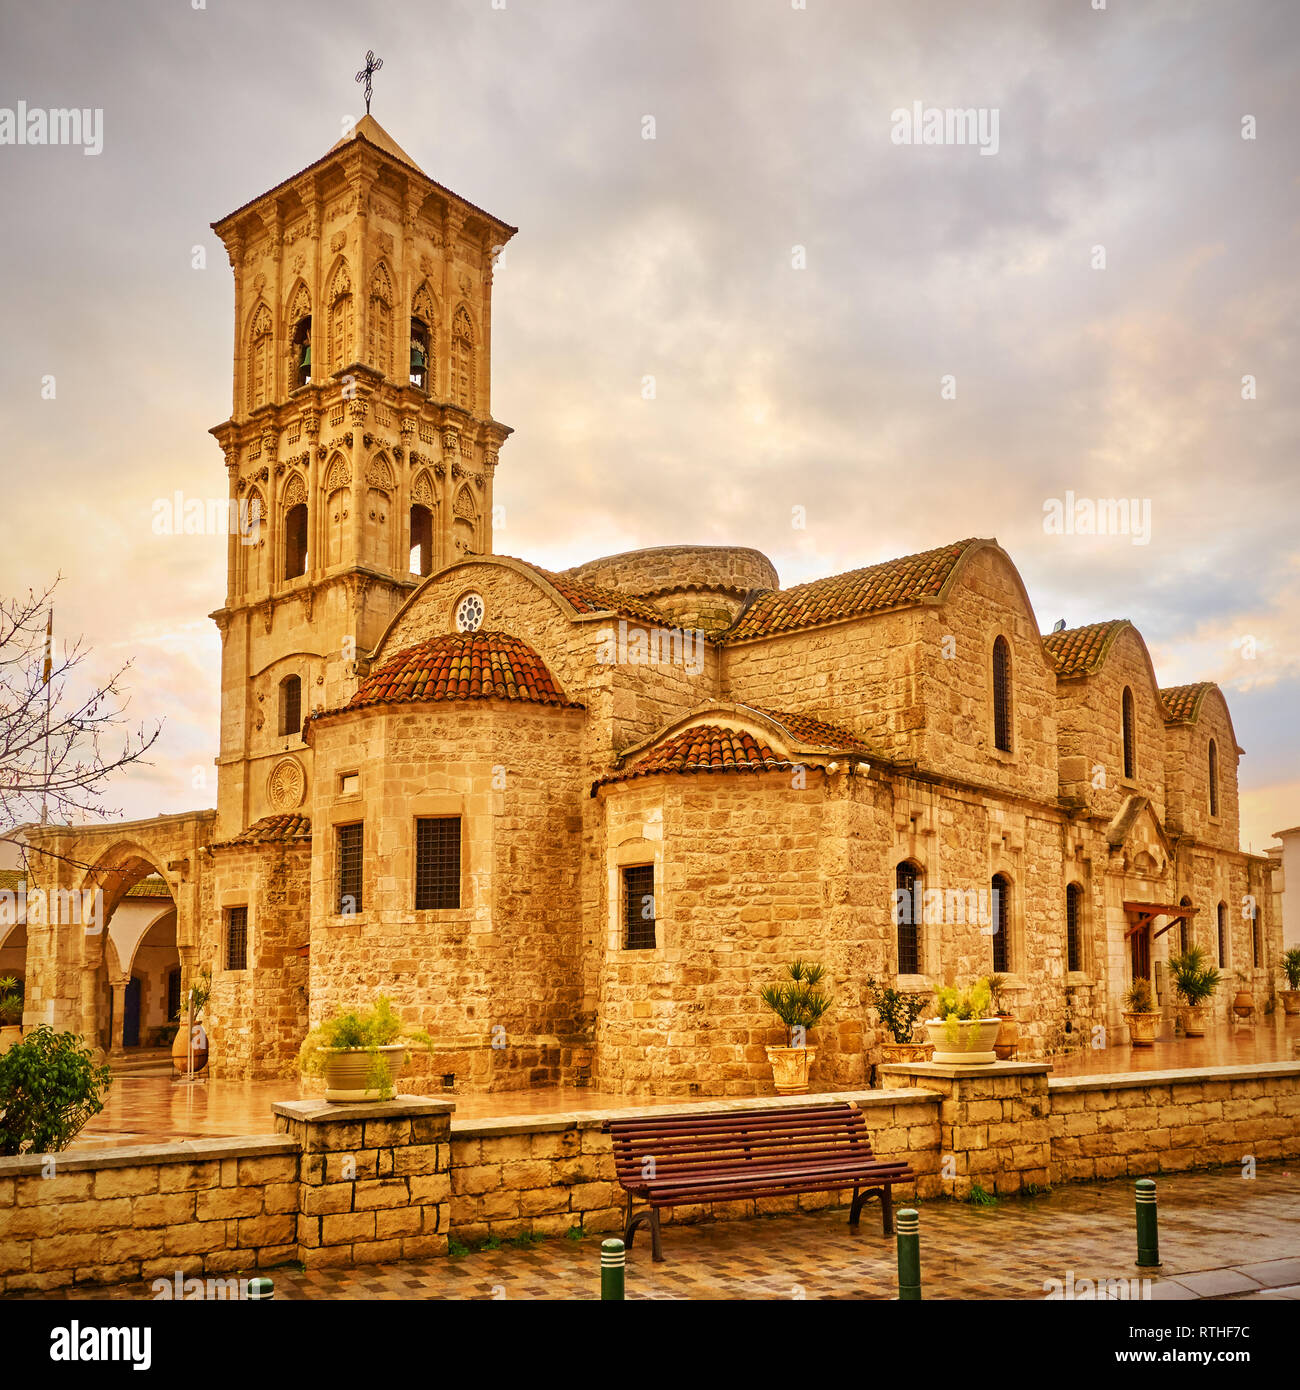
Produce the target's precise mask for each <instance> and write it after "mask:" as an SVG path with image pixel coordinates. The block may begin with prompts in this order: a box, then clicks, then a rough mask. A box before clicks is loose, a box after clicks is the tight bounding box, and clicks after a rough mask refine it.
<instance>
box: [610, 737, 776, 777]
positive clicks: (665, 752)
mask: <svg viewBox="0 0 1300 1390" xmlns="http://www.w3.org/2000/svg"><path fill="white" fill-rule="evenodd" d="M794 766H796V764H794V763H792V762H789V761H787V760H786V759H785V758H782V757H781V756H780V755H779V754H778V753H776V752H775V751H774V750H773V749H772V747H771V746H770V745H769V744H767V743H765V742H764V741H763V740H762V739H761V738H755V737H754V736H753V734H751V733H749V732H747V731H746V730H744V729H728V728H725V727H723V726H722V725H720V724H695V725H693V726H692V727H691V728H689V729H683V730H682V731H681V733H679V734H674V735H673V736H672V737H671V738H668V739H665V740H664V741H663V742H662V743H660V744H657V745H656V746H655V747H653V748H651V749H650V750H649V752H647V753H646V754H645V755H644V757H641V758H639V759H637V761H636V762H634V763H633V764H632V765H631V766H630V767H627V768H624V769H623V770H622V771H621V772H615V773H611V774H610V775H609V776H607V777H601V778H599V779H598V780H597V782H596V785H597V786H603V785H604V784H605V783H607V782H625V781H628V780H630V779H631V778H633V777H653V776H655V775H657V774H659V773H665V772H682V773H690V772H782V771H785V770H786V769H789V768H793V767H794Z"/></svg>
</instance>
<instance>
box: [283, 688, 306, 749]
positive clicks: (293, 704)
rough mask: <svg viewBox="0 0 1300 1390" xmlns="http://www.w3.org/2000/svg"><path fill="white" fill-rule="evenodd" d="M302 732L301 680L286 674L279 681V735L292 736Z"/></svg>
mask: <svg viewBox="0 0 1300 1390" xmlns="http://www.w3.org/2000/svg"><path fill="white" fill-rule="evenodd" d="M301 732H302V680H301V678H300V677H298V676H286V677H285V678H284V679H283V680H282V681H281V682H280V736H281V737H282V738H292V737H293V735H294V734H298V733H301Z"/></svg>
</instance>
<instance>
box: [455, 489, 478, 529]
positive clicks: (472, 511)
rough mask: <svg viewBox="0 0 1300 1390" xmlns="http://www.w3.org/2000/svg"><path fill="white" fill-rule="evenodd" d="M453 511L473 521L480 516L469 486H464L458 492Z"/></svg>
mask: <svg viewBox="0 0 1300 1390" xmlns="http://www.w3.org/2000/svg"><path fill="white" fill-rule="evenodd" d="M452 512H453V513H454V514H455V515H456V516H459V517H463V518H464V519H465V520H466V521H473V520H475V519H476V518H477V516H478V509H477V508H476V507H475V506H474V499H473V497H471V496H470V491H469V488H467V487H463V488H461V490H460V491H459V492H458V493H457V494H456V504H455V506H454V507H452Z"/></svg>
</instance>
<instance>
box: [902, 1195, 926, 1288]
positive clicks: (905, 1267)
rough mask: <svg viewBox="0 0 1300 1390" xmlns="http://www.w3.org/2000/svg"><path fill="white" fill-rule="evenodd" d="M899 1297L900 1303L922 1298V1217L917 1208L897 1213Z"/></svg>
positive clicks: (904, 1208)
mask: <svg viewBox="0 0 1300 1390" xmlns="http://www.w3.org/2000/svg"><path fill="white" fill-rule="evenodd" d="M896 1226H897V1230H898V1297H899V1300H900V1302H912V1301H917V1300H919V1299H920V1297H921V1215H920V1213H919V1212H918V1211H917V1210H916V1208H915V1207H902V1208H901V1209H900V1210H899V1211H898V1212H897V1223H896Z"/></svg>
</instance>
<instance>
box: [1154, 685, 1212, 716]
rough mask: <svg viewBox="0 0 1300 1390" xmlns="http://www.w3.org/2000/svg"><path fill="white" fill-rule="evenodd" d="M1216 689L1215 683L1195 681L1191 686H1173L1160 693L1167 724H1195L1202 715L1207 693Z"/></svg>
mask: <svg viewBox="0 0 1300 1390" xmlns="http://www.w3.org/2000/svg"><path fill="white" fill-rule="evenodd" d="M1213 689H1214V682H1213V681H1195V682H1193V684H1191V685H1171V686H1169V687H1168V689H1166V690H1162V691H1161V692H1160V698H1161V699H1162V700H1163V701H1164V702H1165V710H1166V711H1167V713H1166V714H1165V722H1166V723H1169V724H1183V723H1192V722H1194V721H1195V720H1196V719H1197V718H1198V717H1199V715H1200V713H1201V702H1202V701H1203V700H1204V699H1205V692H1206V691H1207V690H1213Z"/></svg>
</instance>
